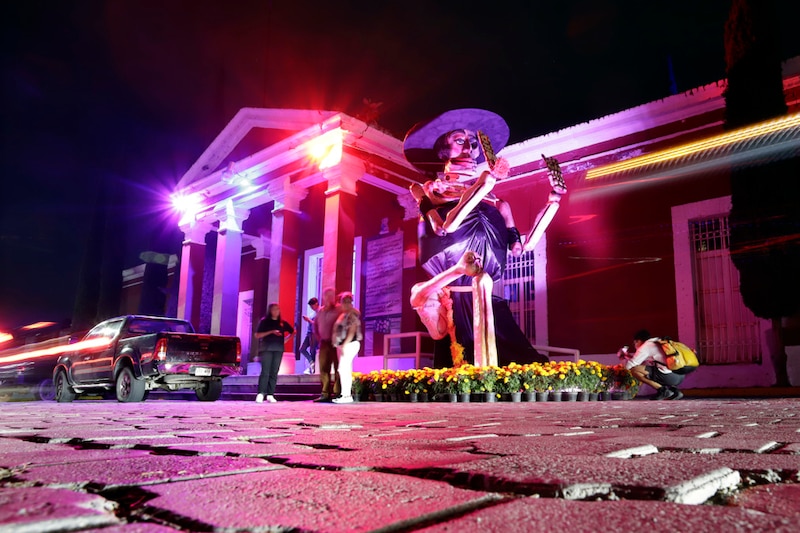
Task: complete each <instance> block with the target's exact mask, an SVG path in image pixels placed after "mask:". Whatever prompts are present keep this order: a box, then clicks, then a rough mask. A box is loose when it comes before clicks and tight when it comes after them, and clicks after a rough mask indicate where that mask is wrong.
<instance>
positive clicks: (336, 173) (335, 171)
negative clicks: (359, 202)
mask: <svg viewBox="0 0 800 533" xmlns="http://www.w3.org/2000/svg"><path fill="white" fill-rule="evenodd" d="M365 172H366V165H365V164H364V161H363V160H361V159H360V158H358V157H355V156H353V155H349V154H344V155H343V156H342V160H341V161H340V162H339V164H338V165H335V166H332V167H330V168H326V169H325V170H323V171H322V175H323V176H324V177H325V179H327V180H328V188H327V190H326V191H325V196H330V195H331V194H335V193H337V192H346V193H348V194H352V195H353V196H356V183H357V182H358V180H360V179H361V178H362V177H363V176H364V173H365Z"/></svg>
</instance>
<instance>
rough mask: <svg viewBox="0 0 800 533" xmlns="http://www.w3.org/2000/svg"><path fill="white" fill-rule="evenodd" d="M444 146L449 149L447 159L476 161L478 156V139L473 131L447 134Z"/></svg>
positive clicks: (457, 131) (458, 131) (456, 131)
mask: <svg viewBox="0 0 800 533" xmlns="http://www.w3.org/2000/svg"><path fill="white" fill-rule="evenodd" d="M445 144H446V145H447V146H448V147H449V148H450V151H449V153H447V159H450V160H453V159H456V160H458V159H472V160H473V161H474V160H477V159H478V156H479V155H480V149H479V146H480V145H479V143H478V137H477V135H475V132H474V131H470V130H454V131H451V132H450V133H448V134H447V137H446V138H445Z"/></svg>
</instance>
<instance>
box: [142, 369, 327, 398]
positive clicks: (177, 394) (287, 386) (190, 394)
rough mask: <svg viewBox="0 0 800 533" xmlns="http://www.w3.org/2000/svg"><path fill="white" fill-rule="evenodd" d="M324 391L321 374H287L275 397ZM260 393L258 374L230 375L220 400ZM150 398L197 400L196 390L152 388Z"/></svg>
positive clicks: (311, 395) (280, 380) (315, 395)
mask: <svg viewBox="0 0 800 533" xmlns="http://www.w3.org/2000/svg"><path fill="white" fill-rule="evenodd" d="M321 392H322V383H321V382H320V378H319V374H310V375H308V374H285V375H279V376H278V384H277V386H276V387H275V398H276V399H277V400H278V401H282V402H293V401H295V402H296V401H307V400H313V399H314V398H318V397H319V395H320V393H321ZM256 394H258V376H228V377H226V378H224V379H223V380H222V396H220V400H237V401H245V402H252V401H255V399H256ZM150 400H197V397H196V396H195V394H194V391H191V390H180V391H171V392H170V391H164V390H152V391H150V394H149V395H148V397H147V401H150Z"/></svg>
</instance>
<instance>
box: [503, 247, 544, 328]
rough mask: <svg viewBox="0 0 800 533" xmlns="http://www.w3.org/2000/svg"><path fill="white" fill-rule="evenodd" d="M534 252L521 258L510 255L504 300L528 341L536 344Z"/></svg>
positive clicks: (507, 262) (527, 253) (504, 287)
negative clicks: (506, 301)
mask: <svg viewBox="0 0 800 533" xmlns="http://www.w3.org/2000/svg"><path fill="white" fill-rule="evenodd" d="M533 270H534V252H532V251H531V252H526V253H524V254H522V255H521V256H519V257H514V256H512V255H511V254H509V255H508V258H507V260H506V271H505V273H504V274H503V292H502V295H503V298H505V299H506V300H508V306H509V307H510V308H511V314H512V315H513V316H514V320H516V321H517V324H519V327H520V329H521V330H522V332H523V333H525V336H526V337H528V340H529V341H530V342H531V343H532V344H535V337H536V321H535V318H536V315H535V313H534V301H535V286H534V283H533Z"/></svg>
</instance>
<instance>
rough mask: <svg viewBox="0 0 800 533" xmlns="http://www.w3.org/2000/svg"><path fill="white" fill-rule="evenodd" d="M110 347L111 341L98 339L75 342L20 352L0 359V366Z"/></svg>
mask: <svg viewBox="0 0 800 533" xmlns="http://www.w3.org/2000/svg"><path fill="white" fill-rule="evenodd" d="M110 345H111V339H106V338H99V339H91V340H86V341H81V342H77V343H75V344H63V345H60V346H53V347H50V348H42V349H39V350H32V351H30V352H22V353H18V354H14V355H8V356H6V357H0V364H4V363H15V362H17V361H30V360H31V359H38V358H40V357H47V356H51V355H59V354H62V353H65V352H75V351H78V350H86V349H94V350H98V349H103V348H108V347H109V346H110Z"/></svg>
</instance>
